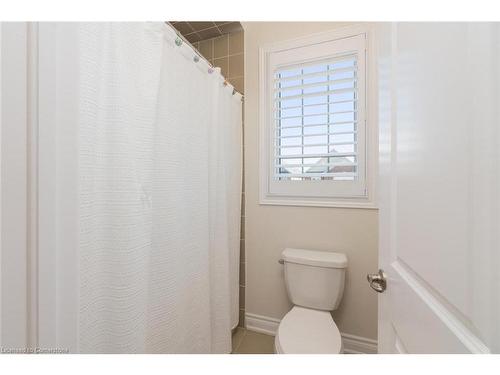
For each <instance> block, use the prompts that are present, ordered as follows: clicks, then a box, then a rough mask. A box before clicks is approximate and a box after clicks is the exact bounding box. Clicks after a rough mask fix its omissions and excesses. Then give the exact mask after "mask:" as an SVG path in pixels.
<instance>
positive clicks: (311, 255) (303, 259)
mask: <svg viewBox="0 0 500 375" xmlns="http://www.w3.org/2000/svg"><path fill="white" fill-rule="evenodd" d="M282 256H283V261H284V267H285V284H286V290H287V293H288V297H289V298H290V300H291V301H292V303H293V304H294V305H298V306H303V307H308V308H311V309H317V310H328V311H331V310H335V309H336V308H337V307H338V305H339V303H340V300H341V299H342V295H343V293H344V280H345V269H346V267H347V257H346V256H345V254H341V253H332V252H327V251H317V250H306V249H292V248H287V249H285V250H283V253H282Z"/></svg>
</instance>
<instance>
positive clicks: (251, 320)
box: [245, 313, 280, 336]
mask: <svg viewBox="0 0 500 375" xmlns="http://www.w3.org/2000/svg"><path fill="white" fill-rule="evenodd" d="M279 325H280V320H279V319H275V318H270V317H268V316H262V315H257V314H250V313H246V314H245V328H246V329H248V330H249V331H254V332H259V333H265V334H266V335H272V336H275V335H276V331H277V330H278V326H279Z"/></svg>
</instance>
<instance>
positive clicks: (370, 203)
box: [259, 25, 378, 208]
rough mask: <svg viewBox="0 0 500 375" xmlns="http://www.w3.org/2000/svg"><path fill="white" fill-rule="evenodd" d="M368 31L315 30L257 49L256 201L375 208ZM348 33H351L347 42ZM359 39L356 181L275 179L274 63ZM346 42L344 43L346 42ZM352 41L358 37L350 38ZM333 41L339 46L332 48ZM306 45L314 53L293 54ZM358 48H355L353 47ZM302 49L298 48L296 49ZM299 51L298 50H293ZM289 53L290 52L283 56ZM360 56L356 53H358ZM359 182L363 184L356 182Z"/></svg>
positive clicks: (330, 53)
mask: <svg viewBox="0 0 500 375" xmlns="http://www.w3.org/2000/svg"><path fill="white" fill-rule="evenodd" d="M372 34H373V33H372V32H371V27H370V26H369V25H355V26H349V27H345V28H339V29H336V30H332V31H328V32H324V33H320V34H314V35H310V36H307V37H303V38H297V39H293V40H288V41H283V42H277V43H272V44H267V45H264V46H262V47H261V48H260V49H259V83H260V87H259V94H260V110H259V112H260V127H259V147H260V163H259V165H260V171H259V174H260V200H259V203H260V204H263V205H292V206H317V207H348V208H376V202H375V196H376V191H375V188H376V186H375V176H376V166H377V142H378V137H377V126H376V116H375V111H376V107H375V103H376V100H375V99H376V97H375V95H376V91H375V90H374V89H375V85H374V82H375V69H374V61H373V60H374V59H373V56H374V54H373V51H372V48H373V47H372V46H373V42H372V40H371V39H372ZM349 38H354V39H351V40H350V41H349ZM360 38H362V39H363V49H364V56H363V58H362V59H361V60H363V61H362V62H363V63H364V75H363V79H362V81H364V83H363V84H364V105H363V108H362V110H361V111H360V112H362V114H363V120H364V121H363V122H364V123H360V125H361V126H363V128H364V132H363V133H364V134H363V136H364V145H365V147H364V148H363V149H362V150H361V152H360V153H359V155H360V156H362V157H363V160H364V162H363V163H362V164H363V167H362V168H361V169H362V170H361V172H360V175H361V173H362V175H361V176H360V179H358V180H356V181H327V180H321V181H275V180H274V178H273V175H274V169H273V168H274V162H275V160H274V153H273V149H274V134H275V130H276V127H275V122H274V110H273V107H272V103H273V95H274V93H273V87H274V73H275V68H276V67H278V68H279V67H280V66H281V67H286V66H291V65H294V64H300V63H306V62H310V61H321V60H322V59H325V58H329V57H334V56H335V55H337V53H338V54H341V53H343V51H345V52H347V49H342V48H344V47H345V46H347V45H349V44H351V45H352V44H353V40H355V41H359V40H360ZM346 41H347V42H346ZM354 43H356V42H354ZM333 46H337V50H334V47H333ZM302 48H306V50H307V49H309V50H311V51H312V53H313V54H314V53H317V55H315V56H317V57H314V58H313V59H311V58H308V59H307V58H305V59H303V60H302V61H301V60H300V59H299V60H297V59H294V58H293V56H294V53H295V52H299V51H297V50H298V49H302ZM357 52H358V53H359V50H357ZM299 53H300V52H299ZM295 55H297V53H295ZM287 57H291V58H290V59H289V61H287V60H286V59H287ZM358 60H359V56H358ZM360 182H361V184H360Z"/></svg>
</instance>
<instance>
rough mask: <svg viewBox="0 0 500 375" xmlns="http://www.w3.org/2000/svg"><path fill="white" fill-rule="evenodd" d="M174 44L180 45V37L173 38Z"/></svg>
mask: <svg viewBox="0 0 500 375" xmlns="http://www.w3.org/2000/svg"><path fill="white" fill-rule="evenodd" d="M175 45H176V46H177V47H180V46H181V45H182V39H181V38H180V37H177V38H175Z"/></svg>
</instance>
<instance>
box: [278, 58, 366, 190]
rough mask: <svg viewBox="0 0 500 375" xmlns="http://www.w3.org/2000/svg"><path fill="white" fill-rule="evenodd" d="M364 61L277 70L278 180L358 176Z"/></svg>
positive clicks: (340, 60) (330, 61) (345, 60)
mask: <svg viewBox="0 0 500 375" xmlns="http://www.w3.org/2000/svg"><path fill="white" fill-rule="evenodd" d="M357 77H358V61H357V55H356V54H351V55H346V56H342V57H337V58H333V59H328V60H325V61H316V62H314V63H308V64H301V65H294V66H289V67H283V68H278V69H276V70H275V71H274V87H273V91H274V95H273V100H274V111H273V112H274V121H275V127H274V129H275V132H274V140H273V144H274V155H273V158H274V163H273V165H274V172H273V176H274V179H275V180H277V181H283V180H285V181H307V180H335V181H337V180H343V181H354V180H356V179H357V178H358V177H359V176H358V156H359V155H358V142H357V131H358V119H359V116H358V96H359V92H358V90H359V88H358V79H357Z"/></svg>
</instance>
